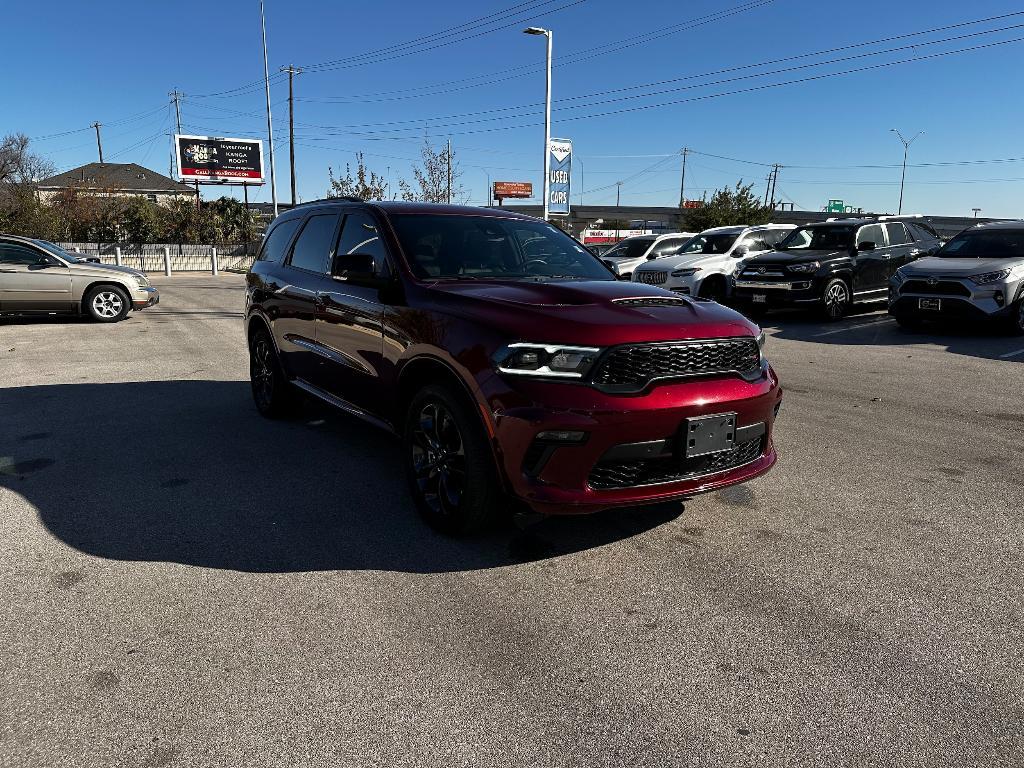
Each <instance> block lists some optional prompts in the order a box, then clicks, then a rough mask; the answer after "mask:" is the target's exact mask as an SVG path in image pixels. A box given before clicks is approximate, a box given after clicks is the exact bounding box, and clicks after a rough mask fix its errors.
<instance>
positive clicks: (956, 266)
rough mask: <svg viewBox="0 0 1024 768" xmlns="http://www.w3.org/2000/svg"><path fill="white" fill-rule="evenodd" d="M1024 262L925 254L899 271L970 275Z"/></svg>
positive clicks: (959, 275)
mask: <svg viewBox="0 0 1024 768" xmlns="http://www.w3.org/2000/svg"><path fill="white" fill-rule="evenodd" d="M1022 264H1024V259H946V258H937V257H935V256H926V257H925V258H923V259H918V260H917V261H912V262H910V263H909V264H906V265H904V266H903V267H901V268H900V273H901V274H903V275H905V276H907V277H911V276H914V277H927V276H929V275H949V276H956V277H970V276H971V275H983V274H985V273H986V272H998V271H999V270H1001V269H1009V268H1011V267H1016V266H1020V265H1022Z"/></svg>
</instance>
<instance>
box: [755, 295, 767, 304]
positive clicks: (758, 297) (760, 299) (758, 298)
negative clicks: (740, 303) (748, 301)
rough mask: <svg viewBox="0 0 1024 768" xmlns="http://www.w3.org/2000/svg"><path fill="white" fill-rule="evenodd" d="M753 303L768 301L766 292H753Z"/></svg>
mask: <svg viewBox="0 0 1024 768" xmlns="http://www.w3.org/2000/svg"><path fill="white" fill-rule="evenodd" d="M754 303H755V304H767V303H768V294H767V293H755V294H754Z"/></svg>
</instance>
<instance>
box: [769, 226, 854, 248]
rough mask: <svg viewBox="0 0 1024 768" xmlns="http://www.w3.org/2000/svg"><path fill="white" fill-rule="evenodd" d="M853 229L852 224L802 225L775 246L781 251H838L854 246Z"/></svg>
mask: <svg viewBox="0 0 1024 768" xmlns="http://www.w3.org/2000/svg"><path fill="white" fill-rule="evenodd" d="M853 231H854V228H853V227H850V226H842V227H800V228H799V229H794V230H793V231H792V232H791V233H790V235H789V237H787V238H786V239H785V240H783V241H782V242H781V243H779V244H778V245H777V246H775V248H776V250H779V251H800V250H809V251H838V250H842V249H843V248H850V247H852V246H853Z"/></svg>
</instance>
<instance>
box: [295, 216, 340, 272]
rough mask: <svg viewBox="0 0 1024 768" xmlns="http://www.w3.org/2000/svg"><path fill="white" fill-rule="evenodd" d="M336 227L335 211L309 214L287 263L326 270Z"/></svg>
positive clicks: (303, 267) (297, 266) (309, 268)
mask: <svg viewBox="0 0 1024 768" xmlns="http://www.w3.org/2000/svg"><path fill="white" fill-rule="evenodd" d="M337 227H338V215H337V214H335V213H327V214H320V215H317V216H310V217H309V218H308V219H306V225H305V226H304V227H303V228H302V231H301V232H300V233H299V237H298V239H297V240H296V241H295V245H294V246H293V247H292V258H291V261H289V262H288V263H289V264H290V265H291V266H293V267H296V268H298V269H306V270H309V271H310V272H320V273H321V274H322V273H325V272H327V265H328V263H329V261H328V260H329V259H330V256H331V246H332V245H334V231H335V230H336V229H337Z"/></svg>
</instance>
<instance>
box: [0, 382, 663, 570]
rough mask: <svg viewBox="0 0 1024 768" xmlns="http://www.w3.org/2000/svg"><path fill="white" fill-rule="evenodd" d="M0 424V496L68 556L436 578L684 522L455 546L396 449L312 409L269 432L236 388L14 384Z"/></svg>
mask: <svg viewBox="0 0 1024 768" xmlns="http://www.w3.org/2000/svg"><path fill="white" fill-rule="evenodd" d="M0 413H3V414H4V430H3V431H2V433H0V487H5V488H8V489H10V490H11V491H13V492H14V493H16V494H18V495H20V496H22V497H24V498H25V499H26V500H27V501H28V503H29V504H31V505H32V506H33V507H35V509H36V510H38V514H39V517H40V519H41V521H42V523H43V524H44V525H45V526H46V528H47V530H48V531H49V532H50V533H52V534H53V535H54V536H56V537H57V538H58V539H60V540H61V541H63V542H64V543H66V544H67V545H69V546H71V547H74V548H75V549H77V550H80V551H82V552H85V553H87V554H90V555H94V556H96V557H103V558H110V559H115V560H129V561H133V560H134V561H166V562H176V563H183V564H188V565H196V566H202V567H207V568H223V569H232V570H239V571H248V572H295V571H320V570H335V569H372V570H386V571H402V572H415V573H443V572H450V571H461V570H469V569H480V568H492V567H498V566H504V565H510V564H514V563H517V562H522V561H524V560H537V559H542V558H547V557H554V556H559V555H565V554H570V553H573V552H577V551H581V550H585V549H589V548H592V547H597V546H601V545H604V544H608V543H610V542H614V541H618V540H621V539H625V538H628V537H630V536H634V535H636V534H639V533H642V532H643V531H645V530H648V529H650V528H652V527H655V526H657V525H660V524H662V523H665V522H667V521H669V520H671V519H673V518H675V517H678V516H679V515H680V514H681V513H682V511H683V509H682V505H681V504H678V503H677V504H670V505H660V506H656V507H649V508H640V509H632V510H624V511H618V512H616V513H614V514H611V513H604V514H598V515H593V516H583V517H574V518H561V519H556V518H552V519H547V520H541V521H539V522H535V523H533V524H531V525H530V526H529V527H527V528H526V529H525V530H524V529H521V528H520V527H517V526H515V525H513V524H512V523H511V522H508V523H506V524H505V525H504V526H502V527H500V528H499V529H498V530H496V531H492V532H491V533H489V534H487V535H486V536H483V537H477V538H468V539H461V540H459V539H451V538H448V537H445V536H442V535H439V534H437V533H435V532H434V531H433V530H431V529H430V528H429V527H427V526H426V525H425V524H424V523H423V522H422V521H421V520H420V518H419V517H418V515H417V513H416V511H415V509H414V507H413V504H412V501H411V499H410V498H409V496H408V493H407V490H406V488H405V483H404V478H403V477H402V473H401V470H400V468H399V463H398V443H397V441H396V440H395V439H394V438H393V437H391V436H389V435H387V434H386V433H383V432H381V431H379V430H376V429H374V428H372V427H369V426H367V425H364V424H363V423H362V422H359V421H356V420H353V419H350V418H349V417H346V416H344V415H341V414H335V413H333V412H327V409H326V408H325V407H318V406H315V405H310V406H309V407H307V408H304V409H303V414H302V416H301V417H300V418H297V419H295V420H292V421H269V420H266V419H264V418H262V417H261V416H260V415H259V414H258V413H257V412H256V409H255V407H254V406H253V405H252V399H251V396H250V392H249V384H248V382H244V381H150V382H137V383H123V384H72V385H54V386H34V387H15V388H9V389H0ZM18 508H19V506H18V505H15V507H14V509H18ZM20 508H24V507H20Z"/></svg>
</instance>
